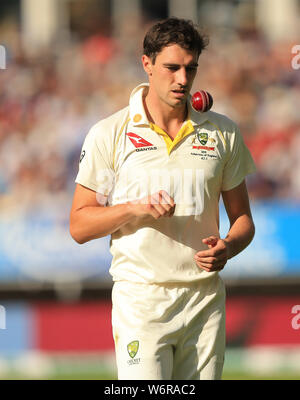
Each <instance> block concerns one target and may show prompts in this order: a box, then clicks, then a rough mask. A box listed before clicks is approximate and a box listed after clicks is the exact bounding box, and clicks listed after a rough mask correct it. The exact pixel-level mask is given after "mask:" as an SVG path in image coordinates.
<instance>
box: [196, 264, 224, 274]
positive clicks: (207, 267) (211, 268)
mask: <svg viewBox="0 0 300 400" xmlns="http://www.w3.org/2000/svg"><path fill="white" fill-rule="evenodd" d="M196 264H197V265H198V267H199V268H201V269H204V270H205V271H207V272H214V271H221V270H222V269H223V268H224V267H225V265H226V263H224V262H223V263H221V264H220V265H206V264H200V263H198V262H197V263H196Z"/></svg>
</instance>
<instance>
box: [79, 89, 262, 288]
mask: <svg viewBox="0 0 300 400" xmlns="http://www.w3.org/2000/svg"><path fill="white" fill-rule="evenodd" d="M147 90H148V84H141V85H139V86H138V87H137V88H135V89H134V90H133V92H132V94H131V96H130V102H129V106H128V107H126V108H124V109H122V110H121V111H119V112H117V113H115V114H113V115H112V116H110V117H108V118H106V119H104V120H102V121H100V122H98V123H97V124H96V125H94V126H93V127H92V128H91V130H90V132H89V133H88V135H87V137H86V139H85V142H84V144H83V148H82V153H81V162H80V164H79V172H78V175H77V177H76V182H77V183H79V184H81V185H83V186H85V187H88V188H90V189H92V190H94V191H95V192H97V198H98V201H99V202H100V203H101V204H102V205H105V204H107V205H109V206H110V205H115V204H121V203H125V202H127V201H131V200H135V199H141V198H144V197H145V196H147V195H150V194H152V193H155V192H157V191H159V190H161V189H164V190H166V191H167V192H168V193H169V195H170V196H172V197H173V198H174V200H175V203H176V208H175V213H174V216H173V217H172V218H160V219H158V220H155V219H153V218H149V219H147V220H141V219H138V218H136V219H135V220H134V221H133V222H131V223H128V224H127V225H125V226H123V227H122V228H121V229H120V230H118V231H117V232H115V233H113V234H112V236H111V249H110V250H111V253H112V255H113V260H112V265H111V268H110V273H111V275H112V277H113V280H114V281H119V280H125V281H131V282H144V283H165V282H191V281H195V280H198V279H203V278H208V277H212V276H213V275H214V274H216V273H217V272H206V271H204V270H202V269H200V268H199V267H198V266H197V264H196V262H195V261H194V255H195V253H196V252H198V251H199V250H204V249H207V246H206V245H204V244H203V243H202V239H203V238H205V237H208V236H211V235H216V236H219V198H220V193H221V191H227V190H230V189H233V188H234V187H236V186H238V185H239V184H240V183H241V182H242V181H243V179H244V178H245V176H246V175H247V174H249V173H252V172H254V171H255V166H254V162H253V159H252V157H251V155H250V152H249V150H248V149H247V147H246V146H245V144H244V141H243V138H242V136H241V134H240V132H239V129H238V127H237V126H236V124H235V123H234V122H232V121H231V120H230V119H228V118H227V117H225V116H224V115H221V114H217V113H215V112H212V111H208V112H206V113H198V112H196V111H194V110H193V109H192V107H191V106H190V104H189V102H188V107H189V113H188V118H187V120H186V121H185V122H184V124H183V125H182V127H181V129H180V130H179V132H178V133H177V136H176V138H175V139H174V140H172V139H171V138H170V137H169V136H168V135H167V134H166V133H165V132H164V131H163V130H162V129H160V128H159V127H157V126H155V125H154V124H152V123H149V121H148V119H147V117H146V114H145V110H144V107H143V100H142V99H143V96H145V94H146V93H147Z"/></svg>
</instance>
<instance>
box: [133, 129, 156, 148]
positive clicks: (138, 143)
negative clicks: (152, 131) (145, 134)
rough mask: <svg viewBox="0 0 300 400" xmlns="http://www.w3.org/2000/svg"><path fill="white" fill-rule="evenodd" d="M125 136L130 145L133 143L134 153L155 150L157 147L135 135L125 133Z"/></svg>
mask: <svg viewBox="0 0 300 400" xmlns="http://www.w3.org/2000/svg"><path fill="white" fill-rule="evenodd" d="M126 135H127V136H128V137H129V139H130V141H131V143H133V145H134V147H135V148H136V151H146V150H157V147H156V146H154V145H153V144H152V143H150V142H148V141H147V140H146V139H144V138H142V137H141V136H139V135H137V134H136V133H133V132H127V133H126Z"/></svg>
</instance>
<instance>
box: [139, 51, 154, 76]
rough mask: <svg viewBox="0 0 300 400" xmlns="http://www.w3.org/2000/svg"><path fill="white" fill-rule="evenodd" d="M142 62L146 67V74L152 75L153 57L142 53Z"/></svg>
mask: <svg viewBox="0 0 300 400" xmlns="http://www.w3.org/2000/svg"><path fill="white" fill-rule="evenodd" d="M142 64H143V67H144V70H145V72H146V74H147V75H148V76H149V75H152V66H153V64H152V62H151V59H150V58H149V57H148V56H146V55H145V54H143V55H142Z"/></svg>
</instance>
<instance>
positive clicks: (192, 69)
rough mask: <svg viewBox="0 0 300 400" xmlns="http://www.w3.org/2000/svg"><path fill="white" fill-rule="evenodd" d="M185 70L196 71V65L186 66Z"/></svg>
mask: <svg viewBox="0 0 300 400" xmlns="http://www.w3.org/2000/svg"><path fill="white" fill-rule="evenodd" d="M186 71H187V72H195V71H197V67H186Z"/></svg>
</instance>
